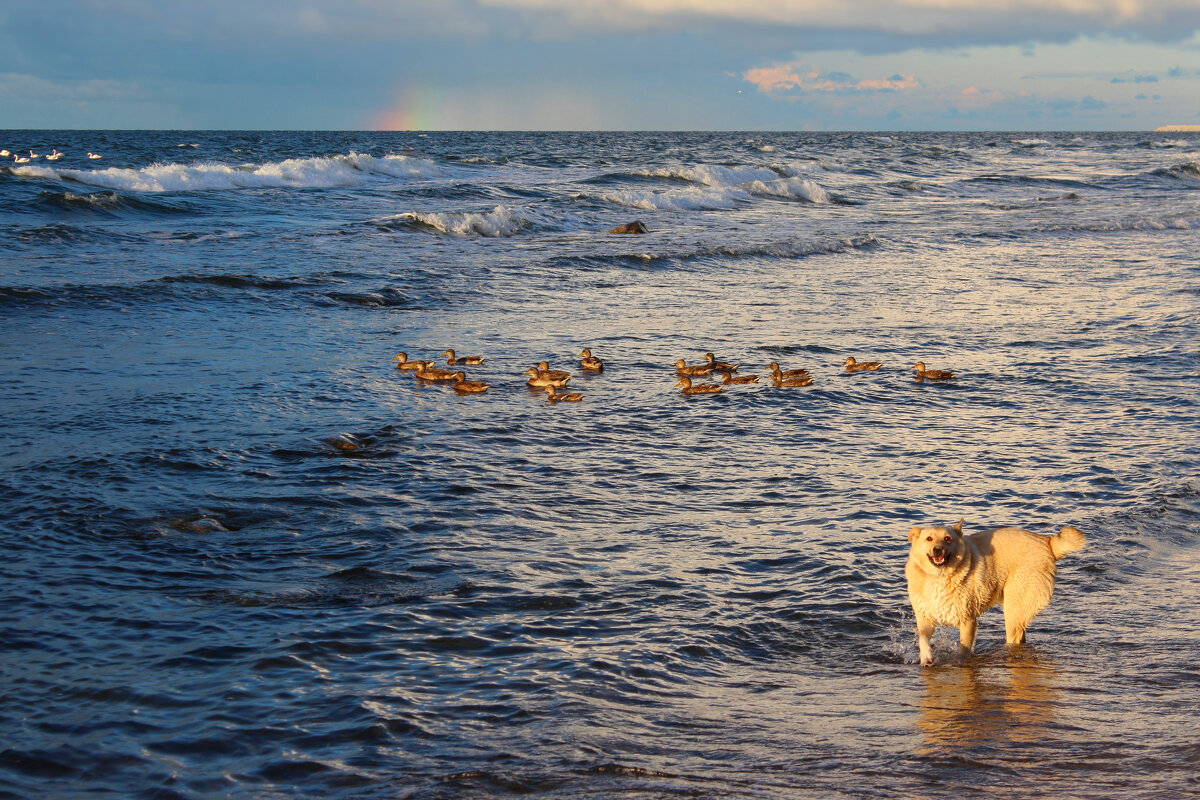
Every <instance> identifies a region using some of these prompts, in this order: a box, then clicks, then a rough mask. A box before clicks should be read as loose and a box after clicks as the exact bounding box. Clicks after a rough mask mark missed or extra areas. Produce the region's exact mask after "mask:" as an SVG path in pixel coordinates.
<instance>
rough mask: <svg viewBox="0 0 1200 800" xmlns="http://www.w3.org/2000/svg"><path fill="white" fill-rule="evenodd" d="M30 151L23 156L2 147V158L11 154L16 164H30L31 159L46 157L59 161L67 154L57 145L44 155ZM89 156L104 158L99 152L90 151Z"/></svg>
mask: <svg viewBox="0 0 1200 800" xmlns="http://www.w3.org/2000/svg"><path fill="white" fill-rule="evenodd" d="M28 152H29V155H27V156H23V155H21V154H20V153H10V152H8V150H6V149H0V158H8V157H9V156H12V158H13V163H14V164H28V163H29V162H30V161H37V160H38V159H39V158H44V159H46V160H47V161H58V160H59V159H60V158H62V157H63V156H65V155H66V153H60V152H58V148H57V147H55V148H53V152H51V153H46V155H44V156H43V155H40V154H39V153H35V152H33V151H32V150H30V151H28ZM87 157H88V158H89V159H91V160H92V161H95V160H96V159H97V158H102V157H103V156H101V155H100V154H99V153H88V154H87Z"/></svg>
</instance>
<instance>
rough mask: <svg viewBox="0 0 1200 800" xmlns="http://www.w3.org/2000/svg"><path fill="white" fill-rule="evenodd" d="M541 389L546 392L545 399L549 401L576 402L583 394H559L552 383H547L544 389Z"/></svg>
mask: <svg viewBox="0 0 1200 800" xmlns="http://www.w3.org/2000/svg"><path fill="white" fill-rule="evenodd" d="M542 391H543V392H545V393H546V399H547V400H549V401H550V402H551V403H562V402H566V403H578V402H579V401H580V400H582V399H583V395H581V394H579V393H578V392H568V393H567V394H559V393H558V390H557V389H555V388H554V384H549V385H547V386H546V387H545V388H544V389H542Z"/></svg>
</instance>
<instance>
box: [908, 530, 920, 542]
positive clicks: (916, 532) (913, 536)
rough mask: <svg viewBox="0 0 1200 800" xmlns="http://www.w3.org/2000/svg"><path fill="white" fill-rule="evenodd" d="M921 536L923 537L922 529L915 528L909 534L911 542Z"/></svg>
mask: <svg viewBox="0 0 1200 800" xmlns="http://www.w3.org/2000/svg"><path fill="white" fill-rule="evenodd" d="M920 535H921V529H920V528H913V529H912V530H911V531H909V532H908V540H909V541H910V542H911V541H913V540H914V539H916V538H917V537H918V536H920Z"/></svg>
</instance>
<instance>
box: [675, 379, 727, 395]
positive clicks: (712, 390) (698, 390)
mask: <svg viewBox="0 0 1200 800" xmlns="http://www.w3.org/2000/svg"><path fill="white" fill-rule="evenodd" d="M675 385H676V386H682V387H683V394H687V395H692V394H716V393H717V392H719V391H721V385H720V384H719V383H698V384H696V385H695V386H693V385H692V379H691V378H690V377H688V376H687V375H681V376H680V378H679V383H677V384H675Z"/></svg>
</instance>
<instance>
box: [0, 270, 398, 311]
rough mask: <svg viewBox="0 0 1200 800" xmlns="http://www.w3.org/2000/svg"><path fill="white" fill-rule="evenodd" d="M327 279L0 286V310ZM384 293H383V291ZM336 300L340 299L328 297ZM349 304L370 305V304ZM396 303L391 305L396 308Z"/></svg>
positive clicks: (240, 276)
mask: <svg viewBox="0 0 1200 800" xmlns="http://www.w3.org/2000/svg"><path fill="white" fill-rule="evenodd" d="M329 282H330V277H329V276H327V275H326V276H310V277H281V278H270V277H264V276H258V275H251V274H245V273H217V274H200V273H197V274H183V275H167V276H164V277H161V278H154V279H152V280H148V281H140V282H138V283H133V284H119V283H118V284H78V283H76V284H63V285H58V286H42V287H32V286H0V308H5V307H8V308H19V307H27V306H100V305H106V304H120V305H136V304H139V303H157V302H160V301H162V300H164V299H174V298H178V297H180V296H181V295H200V296H211V295H214V294H216V292H217V291H218V290H221V289H234V290H251V291H254V290H261V291H287V290H290V289H304V288H309V287H314V286H320V285H322V284H325V283H329ZM385 291H386V290H385ZM330 299H334V300H338V299H339V298H336V297H330ZM349 302H350V303H351V304H352V305H369V304H370V303H369V301H363V302H358V303H355V302H353V301H349ZM396 304H398V303H393V305H396Z"/></svg>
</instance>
